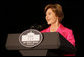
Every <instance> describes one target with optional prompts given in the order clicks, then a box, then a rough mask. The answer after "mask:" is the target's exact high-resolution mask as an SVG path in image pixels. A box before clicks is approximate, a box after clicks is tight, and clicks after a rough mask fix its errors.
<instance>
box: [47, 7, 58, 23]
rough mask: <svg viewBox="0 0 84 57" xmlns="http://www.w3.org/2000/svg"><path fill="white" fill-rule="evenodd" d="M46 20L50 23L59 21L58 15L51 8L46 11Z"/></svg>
mask: <svg viewBox="0 0 84 57" xmlns="http://www.w3.org/2000/svg"><path fill="white" fill-rule="evenodd" d="M46 21H47V23H48V24H54V23H56V21H57V17H56V15H55V13H54V12H53V11H52V9H51V8H49V9H48V10H47V11H46Z"/></svg>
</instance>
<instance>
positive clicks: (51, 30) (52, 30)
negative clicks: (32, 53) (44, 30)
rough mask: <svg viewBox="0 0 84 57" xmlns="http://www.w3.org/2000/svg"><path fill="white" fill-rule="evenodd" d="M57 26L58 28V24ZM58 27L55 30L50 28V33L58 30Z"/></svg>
mask: <svg viewBox="0 0 84 57" xmlns="http://www.w3.org/2000/svg"><path fill="white" fill-rule="evenodd" d="M59 26H60V24H59ZM59 26H58V27H59ZM58 27H57V28H50V32H56V31H57V29H58Z"/></svg>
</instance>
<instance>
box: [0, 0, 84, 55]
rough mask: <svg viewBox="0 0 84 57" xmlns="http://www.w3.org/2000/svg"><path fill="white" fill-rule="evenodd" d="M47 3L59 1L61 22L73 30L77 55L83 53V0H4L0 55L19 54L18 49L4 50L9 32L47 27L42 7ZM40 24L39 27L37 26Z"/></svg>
mask: <svg viewBox="0 0 84 57" xmlns="http://www.w3.org/2000/svg"><path fill="white" fill-rule="evenodd" d="M49 3H59V4H61V5H62V7H63V12H64V16H65V17H64V19H63V21H62V24H63V25H64V26H66V27H68V28H70V29H72V30H73V33H74V37H75V40H76V48H77V52H76V55H77V56H81V55H83V53H82V51H83V50H82V49H83V46H82V44H83V35H82V32H83V31H82V30H83V29H82V27H83V26H82V24H83V1H82V0H28V1H4V2H3V4H2V6H3V9H4V12H3V13H4V17H3V18H2V19H1V22H0V23H1V30H0V31H1V34H0V49H1V50H0V55H1V56H16V55H17V56H21V54H20V53H19V52H18V51H9V50H6V48H5V44H6V39H7V35H8V34H9V33H21V32H23V31H24V30H27V29H29V28H31V27H32V26H34V28H35V29H37V30H39V31H41V30H43V29H45V28H47V27H48V25H47V23H46V20H45V14H44V7H45V6H46V5H47V4H49ZM39 26H41V27H39Z"/></svg>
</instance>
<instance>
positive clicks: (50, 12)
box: [41, 4, 75, 56]
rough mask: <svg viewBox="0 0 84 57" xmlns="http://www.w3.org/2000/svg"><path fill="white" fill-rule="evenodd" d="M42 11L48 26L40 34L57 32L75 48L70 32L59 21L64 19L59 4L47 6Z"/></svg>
mask: <svg viewBox="0 0 84 57" xmlns="http://www.w3.org/2000/svg"><path fill="white" fill-rule="evenodd" d="M44 11H45V14H46V21H47V24H48V25H50V26H49V27H48V28H47V29H44V30H42V31H41V32H42V33H43V32H59V33H60V34H61V35H62V36H64V37H65V39H67V40H68V41H69V42H70V43H71V44H72V45H73V46H74V47H75V39H74V35H73V32H72V30H71V29H68V28H66V27H64V26H63V25H62V24H61V21H62V19H63V18H64V14H63V11H62V6H61V5H59V4H48V5H47V6H46V7H45V10H44ZM71 56H72V55H71Z"/></svg>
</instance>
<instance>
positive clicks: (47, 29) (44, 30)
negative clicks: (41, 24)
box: [41, 27, 50, 33]
mask: <svg viewBox="0 0 84 57" xmlns="http://www.w3.org/2000/svg"><path fill="white" fill-rule="evenodd" d="M49 28H50V27H48V28H45V29H43V30H42V31H41V33H43V32H49Z"/></svg>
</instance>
